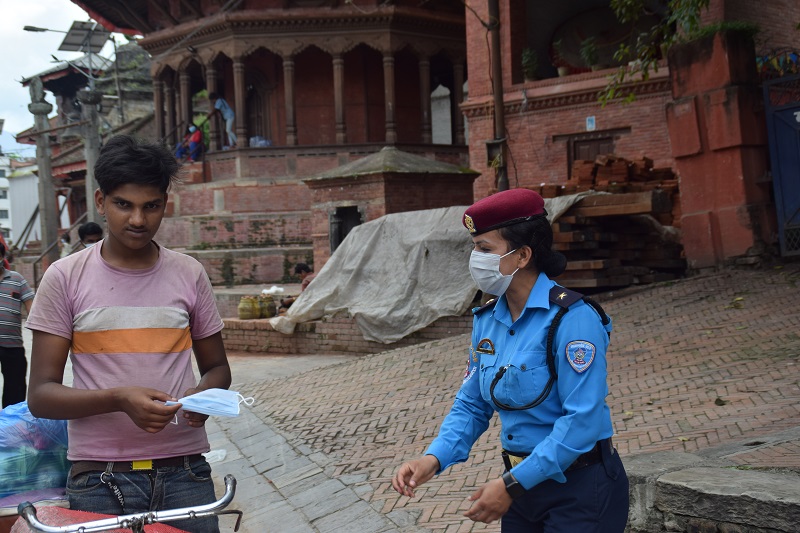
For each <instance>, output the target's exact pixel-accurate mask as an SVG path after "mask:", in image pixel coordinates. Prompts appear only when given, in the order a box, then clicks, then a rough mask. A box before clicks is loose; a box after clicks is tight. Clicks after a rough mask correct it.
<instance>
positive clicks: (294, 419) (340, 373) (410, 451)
mask: <svg viewBox="0 0 800 533" xmlns="http://www.w3.org/2000/svg"><path fill="white" fill-rule="evenodd" d="M798 283H800V265H797V264H792V265H787V266H786V267H785V268H782V269H776V270H769V271H757V272H751V271H725V272H722V273H719V274H715V275H709V276H700V277H695V278H690V279H687V280H681V281H678V282H674V283H668V284H661V285H658V286H652V287H648V288H646V289H637V290H633V291H631V290H629V291H622V292H621V293H618V294H617V295H603V296H602V297H601V298H600V299H601V301H602V304H603V306H604V307H605V308H606V310H607V311H608V313H609V314H610V315H612V317H613V319H614V325H615V329H614V333H613V336H612V349H611V351H610V353H609V384H610V389H611V395H610V397H609V399H608V401H609V404H610V406H611V409H612V414H613V418H614V424H615V428H616V431H617V435H616V436H615V444H616V446H617V448H618V449H619V450H620V452H621V454H622V456H623V460H624V457H625V456H626V455H629V454H638V453H644V452H654V451H662V450H676V451H687V452H703V451H704V450H709V449H710V448H712V447H715V446H718V445H725V444H730V443H731V442H734V441H741V442H743V443H745V444H748V445H750V446H751V447H752V451H749V452H747V453H737V454H735V455H734V456H732V457H730V458H731V459H732V460H734V461H736V462H737V463H738V464H741V465H746V466H748V467H753V468H771V467H772V468H778V467H780V468H793V469H798V470H800V453H798V452H800V443H798V442H797V441H788V442H780V441H777V442H771V443H769V445H762V441H760V440H759V439H761V438H764V437H765V436H768V435H776V434H779V433H780V432H781V431H782V430H785V429H787V428H790V427H794V426H797V425H798V424H800V422H798V421H799V420H800V418H799V417H798V415H799V414H800V412H799V411H800V386H799V382H800V377H798V365H799V364H800V304H799V303H798V298H797V296H798V294H799V293H798V289H797V284H798ZM467 344H468V337H467V336H465V335H461V336H457V337H453V338H449V339H445V340H441V341H434V342H430V343H427V344H424V345H417V346H414V347H410V348H402V349H397V350H392V351H388V352H384V353H381V354H377V355H373V356H365V357H363V358H361V359H358V360H355V361H350V362H345V363H341V364H338V365H332V366H328V367H325V368H322V369H318V370H312V371H308V372H305V373H302V374H299V375H296V376H294V377H290V378H286V379H282V380H271V381H262V382H250V383H247V379H246V378H244V379H242V376H239V377H238V379H237V381H238V380H239V379H242V381H244V382H245V383H246V384H245V385H244V386H243V387H242V391H243V392H245V393H246V394H247V395H252V396H255V397H256V398H257V400H258V402H257V404H256V405H255V406H253V407H252V408H251V409H252V412H253V413H255V414H256V415H257V416H258V417H259V418H261V419H263V420H264V421H265V422H267V423H268V424H270V425H271V426H272V427H275V428H277V429H278V430H279V431H281V432H282V433H283V434H284V435H285V436H286V437H287V438H290V439H291V440H292V442H295V443H298V444H303V445H306V446H308V447H309V448H310V449H312V450H313V451H317V452H323V453H325V454H327V455H329V456H330V457H333V458H334V459H335V463H334V464H335V472H334V473H335V474H336V475H341V474H361V475H363V476H364V477H365V481H364V482H363V484H365V485H368V486H369V488H370V489H371V490H364V491H361V492H363V493H364V494H365V496H364V497H365V498H367V499H369V500H370V501H371V502H372V503H373V504H374V505H377V506H379V507H380V508H381V509H382V510H383V511H385V512H389V511H391V510H393V509H395V508H403V509H412V510H418V512H419V513H420V515H419V518H418V524H419V525H422V526H425V527H427V528H430V529H433V530H436V531H446V532H456V531H458V532H461V531H498V530H499V527H498V526H497V525H493V526H484V525H475V524H473V523H471V522H469V521H467V520H466V519H463V518H462V517H461V513H462V512H463V511H464V510H465V509H466V508H467V504H466V498H467V497H468V496H469V494H471V492H472V491H474V490H475V488H476V487H478V486H480V485H481V484H482V483H484V482H486V481H487V480H488V479H491V478H493V477H496V476H499V475H500V474H501V472H502V466H501V462H500V460H499V457H498V447H497V442H498V438H497V434H498V429H499V428H498V427H497V424H495V425H493V426H492V427H491V428H490V430H489V431H488V432H487V433H486V434H485V435H484V436H483V437H482V438H481V439H480V440H479V442H478V443H477V444H476V446H475V448H474V449H473V454H472V456H471V458H470V460H469V461H468V462H467V463H465V464H463V465H458V466H456V467H454V468H452V469H451V470H450V471H449V472H448V473H447V474H445V475H443V476H441V477H439V478H436V479H434V480H432V481H430V482H429V483H428V484H426V485H425V486H423V487H422V488H421V489H420V490H418V491H417V497H416V498H414V499H413V500H410V501H409V500H408V499H407V498H404V497H400V496H399V495H397V494H396V493H394V492H393V491H392V489H391V485H390V482H389V480H390V478H391V476H392V474H393V473H394V471H395V469H396V468H397V466H398V465H399V464H400V463H401V462H402V461H404V460H406V459H409V458H412V457H416V456H417V455H418V454H419V453H421V452H422V451H423V449H424V448H425V447H426V445H427V444H428V443H429V442H430V441H431V439H432V438H433V437H434V435H435V432H436V430H437V428H438V425H439V423H440V422H441V420H442V418H443V416H444V415H445V413H446V412H447V411H448V409H449V407H450V404H451V402H452V399H453V396H454V394H455V391H456V389H457V387H458V386H459V384H460V383H461V377H462V372H463V367H464V361H465V358H466V346H467ZM495 420H496V419H495ZM363 488H365V489H366V488H367V487H363Z"/></svg>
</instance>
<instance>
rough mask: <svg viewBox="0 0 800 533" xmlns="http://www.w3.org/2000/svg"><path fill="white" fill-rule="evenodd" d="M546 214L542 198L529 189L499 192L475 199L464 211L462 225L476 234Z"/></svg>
mask: <svg viewBox="0 0 800 533" xmlns="http://www.w3.org/2000/svg"><path fill="white" fill-rule="evenodd" d="M543 216H547V211H545V210H544V200H543V199H542V197H541V196H540V195H539V193H537V192H533V191H531V190H529V189H510V190H508V191H501V192H498V193H495V194H493V195H491V196H487V197H486V198H484V199H483V200H478V201H477V202H475V203H474V204H472V205H471V206H470V207H469V209H467V210H466V211H465V212H464V220H463V223H464V227H465V228H467V229H468V230H469V232H470V233H471V234H472V235H480V234H481V233H486V232H487V231H492V230H494V229H497V228H502V227H504V226H511V225H512V224H518V223H519V222H525V221H527V220H532V219H534V218H538V217H543Z"/></svg>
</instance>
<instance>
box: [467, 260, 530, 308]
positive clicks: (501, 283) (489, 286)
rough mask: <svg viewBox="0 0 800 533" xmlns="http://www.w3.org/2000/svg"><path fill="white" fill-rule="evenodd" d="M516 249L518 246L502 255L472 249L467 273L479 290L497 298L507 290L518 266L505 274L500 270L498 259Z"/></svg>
mask: <svg viewBox="0 0 800 533" xmlns="http://www.w3.org/2000/svg"><path fill="white" fill-rule="evenodd" d="M517 250H518V248H514V249H513V250H511V251H510V252H508V253H507V254H504V255H497V254H487V253H485V252H479V251H477V250H472V254H471V255H470V257H469V273H470V275H471V276H472V279H473V280H475V283H476V284H477V285H478V288H479V289H480V290H482V291H483V292H485V293H487V294H491V295H493V296H497V297H498V298H499V297H500V296H502V295H503V294H504V293H505V292H506V290H508V286H509V285H510V284H511V280H512V279H513V278H514V274H516V273H517V270H519V268H517V270H515V271H514V272H512V273H511V274H508V275H505V274H503V273H502V272H500V260H501V259H502V258H504V257H505V256H507V255H509V254H513V253H514V252H516V251H517Z"/></svg>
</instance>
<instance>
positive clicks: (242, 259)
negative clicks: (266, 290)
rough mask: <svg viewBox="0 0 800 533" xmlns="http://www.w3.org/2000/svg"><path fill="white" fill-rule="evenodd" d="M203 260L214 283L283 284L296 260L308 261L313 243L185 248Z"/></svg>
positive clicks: (229, 284) (227, 284) (188, 253)
mask: <svg viewBox="0 0 800 533" xmlns="http://www.w3.org/2000/svg"><path fill="white" fill-rule="evenodd" d="M184 253H185V254H186V255H190V256H192V257H194V258H195V259H197V260H198V261H200V263H201V264H202V265H203V268H205V270H206V272H207V273H208V277H209V278H210V279H211V283H212V284H213V285H226V286H232V285H249V284H268V283H281V282H282V281H283V280H286V279H288V278H289V276H291V275H292V273H293V269H294V265H295V263H301V262H302V263H308V262H309V261H311V258H312V257H313V251H312V248H311V246H297V247H290V248H284V247H275V248H247V249H231V250H189V251H184Z"/></svg>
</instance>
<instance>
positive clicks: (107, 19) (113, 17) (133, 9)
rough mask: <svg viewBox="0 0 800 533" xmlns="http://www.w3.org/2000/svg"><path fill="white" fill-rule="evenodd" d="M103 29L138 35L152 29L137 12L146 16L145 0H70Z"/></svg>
mask: <svg viewBox="0 0 800 533" xmlns="http://www.w3.org/2000/svg"><path fill="white" fill-rule="evenodd" d="M72 3H73V4H77V5H78V7H80V8H81V9H83V10H84V11H86V12H87V13H88V14H89V16H90V17H92V18H93V19H94V20H96V21H97V22H99V23H100V24H101V25H102V26H103V27H104V28H105V29H107V30H108V31H111V32H115V33H124V34H125V35H139V34H141V33H143V32H145V31H152V28H150V27H149V26H148V24H147V22H146V21H144V20H142V18H141V16H140V15H138V14H139V13H144V14H145V18H146V17H147V15H146V13H147V0H125V1H124V2H119V1H115V0H72Z"/></svg>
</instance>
